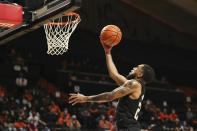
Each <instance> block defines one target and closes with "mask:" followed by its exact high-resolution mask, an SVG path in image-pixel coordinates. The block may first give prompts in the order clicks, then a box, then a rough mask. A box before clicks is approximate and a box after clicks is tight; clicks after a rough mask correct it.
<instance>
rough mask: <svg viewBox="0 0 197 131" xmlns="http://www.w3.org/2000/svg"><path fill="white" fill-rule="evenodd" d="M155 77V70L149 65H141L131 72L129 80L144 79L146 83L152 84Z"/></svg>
mask: <svg viewBox="0 0 197 131" xmlns="http://www.w3.org/2000/svg"><path fill="white" fill-rule="evenodd" d="M154 77H155V71H154V70H153V68H152V67H151V66H149V65H147V64H141V65H138V66H137V67H134V68H133V69H132V70H131V72H130V73H129V75H128V76H127V79H134V78H136V79H142V80H143V81H144V82H145V83H150V82H152V81H153V79H154Z"/></svg>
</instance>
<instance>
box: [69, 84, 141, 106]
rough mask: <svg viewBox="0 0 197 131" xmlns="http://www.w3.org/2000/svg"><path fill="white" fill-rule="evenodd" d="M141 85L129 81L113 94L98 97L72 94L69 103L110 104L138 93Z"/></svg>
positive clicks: (102, 94) (112, 92) (103, 94)
mask: <svg viewBox="0 0 197 131" xmlns="http://www.w3.org/2000/svg"><path fill="white" fill-rule="evenodd" d="M138 87H139V84H138V83H137V82H135V81H132V80H130V81H127V82H126V83H125V84H124V85H122V86H120V87H118V88H116V89H114V90H113V91H111V92H105V93H101V94H98V95H92V96H84V95H82V94H70V95H71V97H70V98H69V103H72V105H75V104H76V103H84V102H109V101H112V100H115V99H117V98H120V97H123V96H126V95H129V94H131V93H134V92H135V91H137V89H138Z"/></svg>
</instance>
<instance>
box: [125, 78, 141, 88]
mask: <svg viewBox="0 0 197 131" xmlns="http://www.w3.org/2000/svg"><path fill="white" fill-rule="evenodd" d="M125 84H126V85H129V86H131V87H136V88H137V87H141V84H140V83H139V82H138V81H137V80H135V79H131V80H127V81H126V82H125Z"/></svg>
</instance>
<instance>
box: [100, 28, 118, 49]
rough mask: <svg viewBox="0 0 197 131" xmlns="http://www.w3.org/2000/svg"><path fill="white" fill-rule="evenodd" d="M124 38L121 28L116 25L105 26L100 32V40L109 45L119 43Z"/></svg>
mask: <svg viewBox="0 0 197 131" xmlns="http://www.w3.org/2000/svg"><path fill="white" fill-rule="evenodd" d="M121 38H122V32H121V30H120V29H119V28H118V27H117V26H115V25H107V26H105V27H104V28H103V29H102V31H101V34H100V41H101V43H102V44H104V45H107V46H109V47H112V46H115V45H117V44H118V43H119V42H120V40H121Z"/></svg>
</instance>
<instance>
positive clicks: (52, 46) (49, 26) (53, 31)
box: [44, 12, 81, 55]
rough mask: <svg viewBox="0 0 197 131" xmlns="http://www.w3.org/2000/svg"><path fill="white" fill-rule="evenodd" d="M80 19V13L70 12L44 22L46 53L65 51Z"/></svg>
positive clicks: (55, 53)
mask: <svg viewBox="0 0 197 131" xmlns="http://www.w3.org/2000/svg"><path fill="white" fill-rule="evenodd" d="M63 21H67V22H63ZM80 21H81V19H80V15H79V14H76V13H73V12H71V13H68V14H66V15H63V16H62V17H60V18H58V20H55V21H52V22H48V23H46V24H44V29H45V34H46V38H47V44H48V50H47V54H50V55H62V54H63V53H65V52H66V51H67V50H68V42H69V38H70V36H71V34H72V33H73V31H74V30H75V29H76V27H77V25H78V24H79V22H80Z"/></svg>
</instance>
